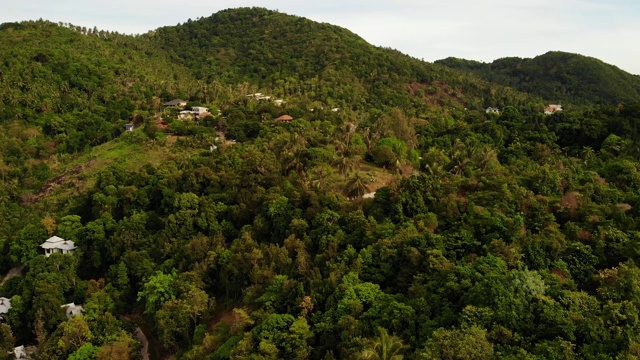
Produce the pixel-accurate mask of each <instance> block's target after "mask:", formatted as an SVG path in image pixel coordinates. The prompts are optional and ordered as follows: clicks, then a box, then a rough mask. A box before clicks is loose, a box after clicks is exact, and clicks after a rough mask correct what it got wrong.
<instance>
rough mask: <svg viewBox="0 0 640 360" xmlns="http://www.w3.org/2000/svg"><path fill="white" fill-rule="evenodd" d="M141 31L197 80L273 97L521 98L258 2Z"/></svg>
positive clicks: (473, 101)
mask: <svg viewBox="0 0 640 360" xmlns="http://www.w3.org/2000/svg"><path fill="white" fill-rule="evenodd" d="M144 37H146V38H148V39H149V41H150V42H152V43H154V44H157V47H158V48H161V49H163V50H165V51H166V52H167V53H169V54H170V55H171V57H172V59H174V60H175V61H176V62H177V63H180V64H183V65H184V66H186V67H188V68H190V69H192V70H193V71H194V75H195V76H196V77H197V78H199V79H201V80H202V81H203V82H208V83H211V82H222V83H229V84H239V83H245V82H246V83H249V84H252V85H254V86H257V88H260V89H265V88H266V89H270V90H271V91H273V92H274V93H275V94H276V95H278V96H285V95H286V96H291V95H294V96H301V97H303V98H308V99H309V100H318V101H321V102H323V103H327V104H335V105H342V106H345V107H350V108H354V109H358V108H371V107H377V108H383V107H387V106H390V107H403V108H404V109H407V110H409V109H410V108H412V107H421V106H429V107H432V108H441V107H444V106H449V107H459V108H462V107H483V106H484V104H485V102H487V101H485V100H486V98H488V97H495V98H508V99H510V100H509V101H512V102H514V103H516V102H518V101H521V102H523V101H524V99H526V97H523V96H521V94H517V93H516V92H514V91H510V90H509V89H505V88H503V87H501V86H498V87H496V86H492V85H491V84H489V83H487V82H485V81H481V80H480V79H478V78H476V77H474V76H464V75H461V74H460V73H459V72H457V71H452V70H450V69H448V68H446V67H444V66H440V65H434V64H431V63H426V62H423V61H420V60H417V59H414V58H411V57H410V56H407V55H404V54H402V53H400V52H398V51H395V50H392V49H388V48H380V47H375V46H373V45H371V44H368V43H367V42H366V41H365V40H363V39H362V38H361V37H359V36H358V35H356V34H354V33H352V32H350V31H349V30H346V29H344V28H341V27H338V26H334V25H330V24H325V23H317V22H314V21H311V20H308V19H305V18H302V17H298V16H291V15H287V14H283V13H279V12H276V11H270V10H267V9H262V8H240V9H230V10H224V11H220V12H218V13H216V14H213V15H212V16H210V17H206V18H201V19H199V20H197V21H189V22H186V23H184V24H181V25H178V26H169V27H163V28H159V29H157V30H156V31H153V32H151V33H149V34H146V35H145V36H144ZM492 100H493V99H491V100H489V101H488V102H489V103H491V102H493V101H492Z"/></svg>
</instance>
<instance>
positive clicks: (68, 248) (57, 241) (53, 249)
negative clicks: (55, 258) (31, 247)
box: [40, 236, 76, 257]
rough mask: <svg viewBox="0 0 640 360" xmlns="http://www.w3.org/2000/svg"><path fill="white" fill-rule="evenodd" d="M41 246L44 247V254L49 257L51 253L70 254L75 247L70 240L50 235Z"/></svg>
mask: <svg viewBox="0 0 640 360" xmlns="http://www.w3.org/2000/svg"><path fill="white" fill-rule="evenodd" d="M40 247H41V248H43V249H44V254H45V255H46V256H47V257H49V256H51V254H53V253H61V254H71V253H73V251H74V250H75V249H76V245H75V244H74V243H73V241H71V240H65V239H63V238H61V237H57V236H52V237H50V238H48V239H47V241H45V242H44V243H43V244H42V245H40Z"/></svg>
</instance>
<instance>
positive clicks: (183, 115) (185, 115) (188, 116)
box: [178, 110, 193, 120]
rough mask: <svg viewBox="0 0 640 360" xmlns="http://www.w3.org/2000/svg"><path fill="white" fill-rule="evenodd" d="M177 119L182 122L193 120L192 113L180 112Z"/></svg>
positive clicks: (189, 111)
mask: <svg viewBox="0 0 640 360" xmlns="http://www.w3.org/2000/svg"><path fill="white" fill-rule="evenodd" d="M178 117H179V118H180V119H182V120H186V119H193V111H191V110H182V111H180V114H179V115H178Z"/></svg>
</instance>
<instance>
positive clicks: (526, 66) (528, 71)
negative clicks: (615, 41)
mask: <svg viewBox="0 0 640 360" xmlns="http://www.w3.org/2000/svg"><path fill="white" fill-rule="evenodd" d="M436 63H437V64H441V65H444V66H447V67H450V68H452V69H457V70H461V71H465V72H467V73H471V74H474V75H477V76H480V77H482V78H484V79H485V80H487V81H490V82H493V83H497V84H502V85H505V86H510V87H513V88H514V89H518V90H520V91H524V92H528V93H531V94H534V95H537V96H540V97H542V98H544V99H545V100H548V101H551V102H563V103H580V104H586V103H592V104H593V103H600V104H610V105H617V104H619V103H634V102H638V101H640V76H638V75H632V74H630V73H628V72H626V71H623V70H621V69H619V68H617V67H615V66H613V65H609V64H606V63H604V62H602V61H601V60H598V59H595V58H592V57H588V56H583V55H578V54H571V53H566V52H558V51H552V52H548V53H546V54H544V55H540V56H536V57H535V58H532V59H527V58H525V59H523V58H518V57H508V58H503V59H498V60H495V61H494V62H492V63H482V62H478V61H473V60H464V59H458V58H452V57H450V58H446V59H443V60H438V61H436Z"/></svg>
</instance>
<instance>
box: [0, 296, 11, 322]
mask: <svg viewBox="0 0 640 360" xmlns="http://www.w3.org/2000/svg"><path fill="white" fill-rule="evenodd" d="M9 310H11V299H7V298H6V297H0V322H3V321H5V316H6V314H7V313H8V312H9Z"/></svg>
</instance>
